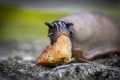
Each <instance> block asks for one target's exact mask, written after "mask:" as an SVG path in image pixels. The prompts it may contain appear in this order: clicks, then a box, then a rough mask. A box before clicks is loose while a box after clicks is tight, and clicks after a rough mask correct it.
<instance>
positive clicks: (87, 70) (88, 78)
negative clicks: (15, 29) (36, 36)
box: [0, 42, 120, 80]
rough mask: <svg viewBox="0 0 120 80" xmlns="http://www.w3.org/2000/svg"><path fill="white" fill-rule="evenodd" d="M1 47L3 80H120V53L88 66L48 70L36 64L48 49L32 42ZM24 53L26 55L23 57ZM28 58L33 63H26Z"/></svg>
mask: <svg viewBox="0 0 120 80" xmlns="http://www.w3.org/2000/svg"><path fill="white" fill-rule="evenodd" d="M0 44H1V45H0V55H1V56H0V80H120V55H119V53H118V54H113V53H111V54H109V55H106V56H103V57H100V58H97V59H96V60H93V61H85V62H84V63H77V62H71V63H69V64H64V65H59V66H58V65H56V66H54V67H52V66H47V67H45V66H41V65H36V63H35V61H36V58H35V56H37V55H38V54H36V53H38V52H40V48H42V47H43V46H45V45H43V46H38V45H39V44H37V43H31V42H24V43H19V42H17V44H16V42H12V43H11V44H10V42H9V43H8V42H6V43H3V42H2V43H0ZM8 44H9V46H8ZM23 45H24V47H22V46H23ZM25 45H26V46H28V47H27V48H26V47H25ZM41 45H42V44H41ZM37 48H39V49H37ZM33 50H34V51H33ZM14 51H16V52H14ZM21 51H22V52H21ZM13 52H14V54H15V55H14V54H13ZM34 52H35V53H34ZM18 53H19V54H18ZM20 53H21V54H24V55H23V56H20ZM28 55H29V56H30V57H33V59H25V58H27V57H28ZM33 55H34V56H33ZM23 57H24V58H23Z"/></svg>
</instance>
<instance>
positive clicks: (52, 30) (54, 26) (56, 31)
mask: <svg viewBox="0 0 120 80" xmlns="http://www.w3.org/2000/svg"><path fill="white" fill-rule="evenodd" d="M45 25H47V26H48V27H49V30H48V37H49V38H50V42H51V44H53V43H54V42H56V40H57V38H58V36H59V35H60V33H63V32H64V33H67V34H68V35H71V34H73V31H72V29H71V27H70V26H72V25H73V24H72V23H69V22H65V21H55V22H53V23H51V24H50V23H48V22H45Z"/></svg>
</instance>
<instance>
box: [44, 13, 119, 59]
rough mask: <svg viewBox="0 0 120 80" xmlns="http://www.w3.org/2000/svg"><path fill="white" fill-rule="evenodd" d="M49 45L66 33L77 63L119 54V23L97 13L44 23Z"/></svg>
mask: <svg viewBox="0 0 120 80" xmlns="http://www.w3.org/2000/svg"><path fill="white" fill-rule="evenodd" d="M45 24H46V25H47V26H48V27H49V30H48V37H49V38H50V42H51V44H54V43H55V42H56V41H57V37H58V36H59V34H60V33H62V32H66V33H68V34H69V35H70V36H69V38H70V40H71V42H72V56H73V57H75V59H76V60H77V61H81V58H82V59H86V60H93V59H94V58H97V57H99V56H103V55H106V54H109V53H111V52H120V21H118V20H116V19H114V18H112V17H110V16H108V15H105V14H102V13H99V12H86V13H78V14H71V15H68V16H64V17H62V18H59V19H57V20H55V21H54V22H52V23H47V22H46V23H45Z"/></svg>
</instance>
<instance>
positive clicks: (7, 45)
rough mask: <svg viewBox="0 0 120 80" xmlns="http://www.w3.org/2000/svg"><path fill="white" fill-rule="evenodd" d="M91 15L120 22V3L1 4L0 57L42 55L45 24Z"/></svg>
mask: <svg viewBox="0 0 120 80" xmlns="http://www.w3.org/2000/svg"><path fill="white" fill-rule="evenodd" d="M88 11H98V12H101V13H105V14H107V15H110V16H112V17H114V18H116V19H120V0H0V54H2V55H6V54H8V53H9V54H10V53H11V54H13V55H15V54H19V55H22V56H24V54H27V53H28V54H29V53H39V52H40V50H41V49H42V48H43V47H45V46H46V45H48V44H49V39H48V37H47V31H48V28H47V26H45V25H44V22H46V21H47V22H52V21H54V20H56V19H58V18H60V17H62V16H65V15H68V14H72V13H81V12H88ZM21 41H22V43H20V42H21ZM24 41H27V42H24ZM18 42H19V43H18ZM31 42H33V43H31ZM27 43H28V44H27ZM16 44H17V46H16ZM31 45H32V47H31ZM34 45H35V46H34ZM36 45H37V46H36ZM18 46H19V47H18ZM41 46H42V47H41ZM36 51H37V52H36ZM23 53H24V54H23ZM33 55H34V54H33ZM28 58H29V57H28Z"/></svg>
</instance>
